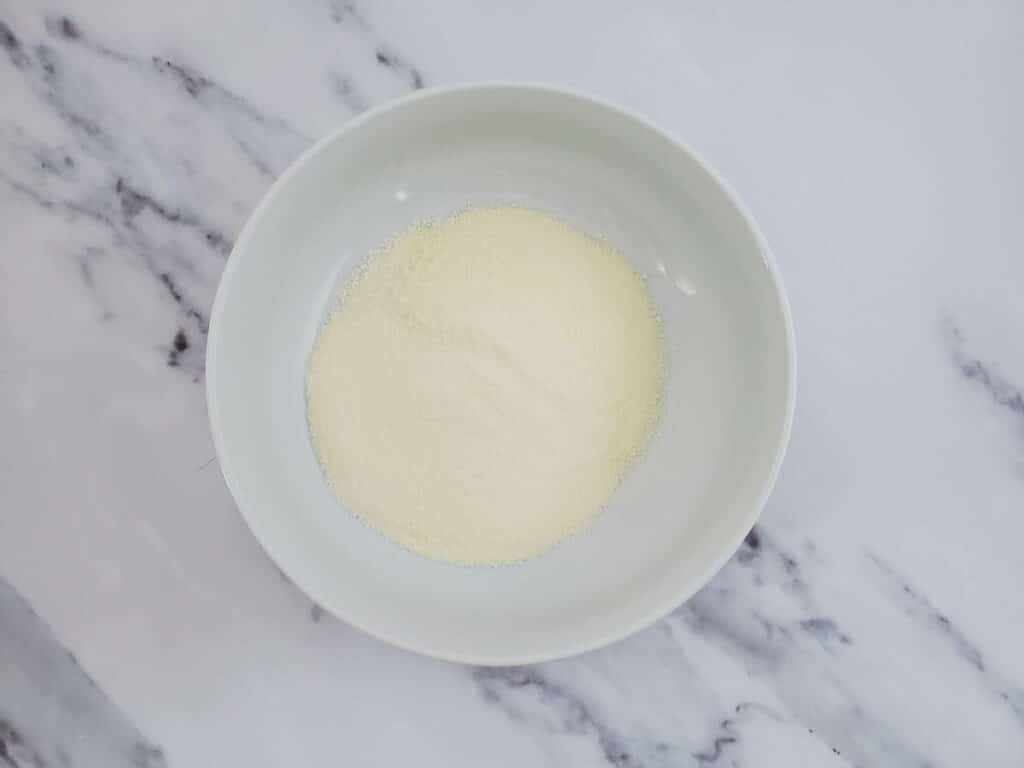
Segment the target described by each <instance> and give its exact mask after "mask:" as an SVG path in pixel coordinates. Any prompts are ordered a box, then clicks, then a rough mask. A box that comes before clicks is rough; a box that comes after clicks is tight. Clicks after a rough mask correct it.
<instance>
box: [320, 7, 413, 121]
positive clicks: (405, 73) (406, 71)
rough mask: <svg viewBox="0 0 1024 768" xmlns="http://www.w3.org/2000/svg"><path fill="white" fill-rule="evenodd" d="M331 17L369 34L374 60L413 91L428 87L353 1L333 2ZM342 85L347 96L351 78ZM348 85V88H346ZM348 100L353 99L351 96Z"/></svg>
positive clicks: (339, 22)
mask: <svg viewBox="0 0 1024 768" xmlns="http://www.w3.org/2000/svg"><path fill="white" fill-rule="evenodd" d="M330 16H331V19H332V20H333V21H334V22H335V23H337V24H349V23H351V24H354V25H356V26H357V27H358V28H359V29H360V30H361V31H362V32H364V33H366V34H368V35H369V36H370V37H371V39H373V40H374V41H375V50H374V58H375V59H376V61H377V63H378V64H379V65H380V66H382V67H384V68H386V69H388V70H390V71H392V72H394V73H395V74H396V75H397V76H399V77H401V78H402V79H404V80H405V81H406V82H407V84H408V86H409V87H410V88H411V89H412V90H419V89H421V88H424V87H425V86H426V82H425V81H424V79H423V74H422V73H421V72H420V71H419V69H418V68H416V67H415V66H414V65H413V64H412V63H411V62H410V61H408V60H407V59H406V58H405V57H404V56H401V55H400V54H398V53H397V52H396V51H395V50H394V49H392V47H391V46H390V45H388V44H387V43H386V42H384V40H383V39H382V38H381V36H380V34H379V33H378V32H377V30H376V28H375V27H374V26H373V25H372V24H370V22H369V21H368V20H367V18H366V15H365V14H364V13H363V12H362V11H361V10H360V9H359V8H358V7H356V5H355V3H353V2H351V0H332V2H331V4H330ZM341 85H342V86H343V87H342V88H341V90H340V92H339V95H343V96H345V95H346V94H347V92H348V91H350V90H351V88H352V86H353V85H354V84H353V82H352V80H351V78H342V82H341ZM346 85H347V87H344V86H346ZM348 98H351V97H350V96H349V97H348ZM346 103H347V102H346ZM353 103H358V102H353ZM357 111H361V110H357Z"/></svg>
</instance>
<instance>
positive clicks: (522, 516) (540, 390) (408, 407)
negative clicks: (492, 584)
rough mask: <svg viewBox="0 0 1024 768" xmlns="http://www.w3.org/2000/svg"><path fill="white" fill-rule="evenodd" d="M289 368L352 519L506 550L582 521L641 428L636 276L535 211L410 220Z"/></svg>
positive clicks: (495, 553)
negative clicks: (300, 363) (302, 377)
mask: <svg viewBox="0 0 1024 768" xmlns="http://www.w3.org/2000/svg"><path fill="white" fill-rule="evenodd" d="M340 298H341V300H340V302H339V305H338V307H337V309H336V310H335V311H334V312H333V314H332V315H331V316H330V318H329V319H328V321H327V323H326V324H325V325H324V327H323V329H322V330H321V332H320V335H319V337H318V338H317V340H316V343H315V345H314V347H313V352H312V355H311V357H310V360H309V366H308V370H307V373H306V403H307V416H308V419H309V429H310V434H311V437H312V442H313V446H314V449H315V451H316V453H317V456H318V458H319V460H320V463H321V466H322V468H323V472H324V475H325V477H326V478H327V481H328V484H329V485H330V487H331V489H332V490H333V492H334V493H335V495H336V496H337V497H338V499H339V500H340V501H341V502H342V504H343V505H345V506H347V507H348V508H349V509H350V510H351V511H352V512H353V513H354V514H355V515H356V516H357V517H359V518H360V519H362V520H363V521H365V522H366V523H368V524H369V525H370V526H372V527H374V528H376V529H378V530H379V531H381V532H382V533H384V534H385V535H386V536H388V537H390V538H391V539H393V540H394V541H396V542H398V543H399V544H401V545H402V546H404V547H407V548H408V549H410V550H412V551H414V552H418V553H420V554H422V555H426V556H428V557H432V558H438V559H442V560H449V561H455V562H461V563H507V562H514V561H518V560H523V559H525V558H528V557H530V556H532V555H536V554H538V553H540V552H542V551H544V550H545V549H547V548H549V547H550V546H552V545H553V544H555V543H556V542H558V541H559V540H560V539H563V538H565V537H566V536H568V535H569V534H571V533H573V532H574V531H576V530H578V529H579V528H580V527H581V526H583V525H585V524H586V523H588V522H589V521H590V520H591V519H592V518H593V517H594V516H595V515H596V514H597V513H598V512H599V511H600V510H601V507H602V505H603V504H604V503H605V502H606V501H607V499H608V497H609V496H610V495H611V493H612V491H613V490H614V489H615V487H616V486H617V485H618V483H619V481H620V480H621V478H622V476H623V474H624V473H625V471H626V470H627V469H628V467H629V465H630V464H631V463H632V462H633V461H634V460H635V459H636V458H637V456H638V455H639V454H640V452H641V451H642V450H643V449H644V447H645V446H646V444H647V442H648V441H649V439H650V437H651V434H652V431H653V429H654V426H655V423H656V420H657V414H658V405H659V399H660V396H661V388H662V379H663V372H664V365H663V348H662V347H663V345H662V338H661V333H660V326H659V321H658V318H657V315H656V313H655V309H654V306H653V305H652V303H651V300H650V297H649V295H648V292H647V288H646V286H645V284H644V281H643V280H642V278H641V277H640V276H639V275H638V274H636V273H635V272H634V271H633V270H632V269H631V268H630V266H629V264H628V263H627V262H626V260H625V259H624V258H623V257H622V256H621V255H620V254H619V253H618V252H616V251H615V250H614V249H613V248H612V247H611V246H610V245H608V244H607V243H606V242H604V241H601V240H597V239H594V238H592V237H589V236H587V235H585V234H583V233H582V232H579V231H577V230H576V229H573V228H572V227H570V226H569V225H567V224H565V223H563V222H561V221H559V220H558V219H556V218H553V217H552V216H550V215H548V214H545V213H542V212H540V211H535V210H529V209H524V208H517V207H500V208H469V209H466V210H463V211H461V212H460V213H458V214H456V215H454V216H451V217H449V218H446V219H442V220H438V221H435V222H432V223H428V224H423V225H420V226H417V227H414V228H413V229H410V230H408V231H406V232H404V233H402V234H400V235H399V236H397V237H395V238H394V239H393V240H391V241H389V242H388V243H386V244H385V245H383V246H382V247H381V248H380V249H379V250H378V251H377V252H375V253H373V254H372V255H371V256H370V257H369V259H368V260H367V261H366V263H365V264H364V265H363V266H362V268H361V270H360V271H359V272H358V273H357V274H356V275H355V277H354V278H353V279H352V280H351V281H350V282H349V283H348V285H346V286H345V287H344V289H343V290H342V294H341V297H340Z"/></svg>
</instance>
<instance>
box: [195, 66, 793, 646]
mask: <svg viewBox="0 0 1024 768" xmlns="http://www.w3.org/2000/svg"><path fill="white" fill-rule="evenodd" d="M494 89H510V90H528V91H539V92H544V93H548V94H553V95H557V96H564V97H568V98H572V99H578V100H582V101H586V102H589V103H591V104H594V105H597V106H599V107H602V108H604V109H607V110H611V111H613V112H617V113H619V114H620V115H623V116H625V117H627V118H628V119H630V120H632V121H634V122H636V123H638V124H640V125H641V126H643V127H645V128H646V129H648V130H650V131H653V132H654V133H655V134H657V135H658V136H660V137H661V138H663V139H665V140H666V141H668V142H669V143H671V144H672V145H673V146H675V147H676V148H677V149H678V150H679V151H681V152H683V153H684V154H686V155H688V156H689V157H690V158H691V159H692V160H694V161H695V162H696V164H697V165H698V166H700V168H701V169H702V170H703V171H704V172H705V173H707V174H708V176H709V177H710V178H711V179H712V180H713V181H714V182H715V184H717V185H718V187H719V188H720V189H721V190H722V192H723V193H724V194H725V196H726V198H727V199H728V200H729V202H730V203H731V204H732V205H733V207H734V208H735V209H736V211H737V212H738V213H739V214H740V218H741V219H742V220H743V222H744V223H745V224H746V226H747V227H748V228H749V230H750V232H751V233H752V234H753V235H754V238H755V241H756V242H757V244H758V248H759V250H760V252H761V257H762V259H763V261H764V264H765V266H766V268H767V269H768V272H769V275H770V276H771V281H772V286H773V287H774V289H775V298H776V301H777V302H778V306H779V309H780V311H781V314H782V319H783V325H784V329H783V330H784V334H785V341H786V344H785V346H786V357H787V360H786V378H787V381H786V404H785V414H784V416H783V423H782V429H781V431H780V433H779V435H778V438H777V440H776V446H775V458H774V461H773V463H772V466H771V469H770V471H769V473H768V475H767V476H766V477H765V479H764V481H763V482H762V485H761V489H760V492H759V493H758V495H757V498H756V500H755V502H754V503H753V504H752V505H751V508H750V514H749V515H748V519H747V520H746V522H745V523H744V526H743V527H742V529H741V530H738V531H737V533H736V535H735V536H734V537H733V539H734V540H733V541H732V542H731V544H730V545H729V547H728V548H725V549H723V550H722V553H721V554H720V555H719V556H718V557H717V558H715V559H714V560H713V561H712V562H711V564H710V565H709V566H708V568H706V569H705V571H704V572H703V573H702V574H701V576H700V577H699V578H697V579H695V580H694V581H692V582H691V583H690V584H687V585H685V587H684V588H683V589H680V590H679V591H678V592H676V593H675V594H673V595H672V596H671V597H670V598H668V599H667V600H665V601H663V602H662V603H661V604H659V605H658V606H656V607H655V608H653V609H652V610H650V611H648V612H647V613H646V614H645V615H644V616H642V617H641V618H639V619H637V620H636V621H634V622H632V623H630V624H628V625H625V626H623V627H621V628H619V629H616V630H615V631H612V632H607V633H605V634H603V635H600V636H597V637H593V638H590V639H588V640H586V641H582V642H578V643H575V644H572V645H568V646H563V647H558V648H551V649H549V650H546V651H543V652H538V653H532V654H521V655H497V654H485V653H483V654H462V653H451V652H449V651H446V650H445V649H444V648H428V647H423V646H417V645H416V644H413V643H408V642H406V641H404V640H403V639H402V638H400V637H393V636H390V635H389V634H388V633H386V632H379V631H377V630H375V629H374V628H373V627H370V626H367V625H365V624H364V623H362V622H361V621H360V620H359V619H358V618H356V617H353V616H351V615H349V614H348V612H347V611H345V610H344V609H343V608H342V607H339V606H332V605H327V604H325V605H324V606H323V607H324V608H326V609H327V610H329V611H330V612H331V613H333V614H334V615H335V616H337V617H338V618H339V619H341V620H342V621H344V622H345V623H346V624H349V625H351V626H353V627H355V628H356V629H359V630H360V631H362V632H365V633H366V634H368V635H370V636H372V637H375V638H377V639H378V640H381V641H383V642H386V643H388V644H389V645H393V646H395V647H398V648H402V649H403V650H407V651H411V652H413V653H418V654H422V655H425V656H430V657H433V658H436V659H441V660H444V661H450V662H455V663H462V664H473V665H479V666H515V665H522V664H536V663H540V662H546V661H554V660H556V659H562V658H566V657H569V656H575V655H578V654H581V653H586V652H587V651H592V650H596V649H598V648H602V647H604V646H607V645H611V644H612V643H615V642H618V641H619V640H622V639H624V638H626V637H628V636H630V635H632V634H635V633H636V632H639V631H640V630H642V629H644V628H646V627H648V626H650V625H652V624H654V623H655V622H657V621H659V620H660V619H662V618H664V617H665V616H667V615H668V614H669V613H671V612H672V611H673V610H675V609H676V608H677V607H679V606H680V605H681V604H683V603H684V602H686V601H687V600H689V599H690V598H691V597H693V596H694V595H695V594H696V593H697V592H699V591H700V590H701V589H703V588H704V587H705V586H706V585H707V584H708V583H709V582H710V581H711V579H712V578H714V576H715V574H717V573H718V572H719V571H720V570H721V569H722V568H723V567H724V566H725V564H726V563H727V562H728V561H729V560H730V558H732V556H733V555H734V554H735V553H736V550H737V549H739V547H740V545H741V544H742V543H743V539H744V538H745V537H746V535H747V534H748V533H749V531H750V529H752V528H753V527H754V525H755V523H756V522H757V520H758V518H759V517H760V515H761V511H762V510H763V509H764V506H765V504H766V503H767V501H768V497H769V496H770V495H771V492H772V490H773V489H774V487H775V483H776V481H777V479H778V475H779V471H780V470H781V467H782V462H783V459H784V457H785V454H786V449H787V447H788V445H789V439H790V434H791V432H792V428H793V417H794V413H795V410H796V386H797V360H796V335H795V331H794V328H793V318H792V312H791V309H790V305H789V300H788V298H787V296H786V291H785V288H784V286H783V283H782V276H781V273H780V271H779V268H778V264H777V263H776V261H775V258H774V256H773V255H772V252H771V250H770V248H769V246H768V243H767V240H766V239H765V237H764V235H763V233H762V232H761V230H760V228H759V227H758V226H757V223H756V221H755V220H754V217H753V216H752V215H751V213H750V211H749V209H748V208H747V206H746V205H745V204H744V203H743V201H742V200H741V199H740V198H739V196H738V195H737V194H736V193H735V191H734V190H733V189H732V187H731V186H729V184H728V183H727V182H726V181H725V179H723V178H722V177H721V176H720V175H719V173H718V172H717V171H716V170H715V169H714V168H713V166H711V165H710V164H709V163H707V162H706V161H705V159H704V158H703V157H702V156H701V155H700V153H698V152H696V151H695V150H693V149H692V148H691V147H689V146H687V145H686V144H685V143H683V142H682V141H680V140H679V139H677V138H676V137H675V136H673V135H671V134H670V133H668V132H666V131H665V130H663V129H662V128H660V127H659V126H657V125H656V124H654V123H653V122H651V121H650V120H648V119H647V118H645V117H643V116H642V115H639V114H637V113H636V112H633V111H632V110H630V109H627V108H625V107H622V106H620V105H618V104H615V103H613V102H610V101H607V100H605V99H602V98H599V97H595V96H591V95H589V94H587V93H584V92H581V91H577V90H571V89H567V88H559V87H554V86H550V85H545V84H543V83H532V82H517V81H507V82H505V81H494V82H488V81H485V82H473V83H465V84H459V85H452V86H445V87H437V88H427V89H423V90H419V91H414V92H413V93H410V94H408V95H406V96H404V97H401V98H399V99H395V100H393V101H389V102H386V103H384V104H380V105H377V106H375V107H373V108H371V109H369V110H367V111H366V112H363V113H361V114H360V115H357V116H356V117H354V118H352V119H351V120H348V121H347V122H345V123H344V124H342V125H341V126H340V127H338V128H337V129H335V130H334V131H331V132H330V133H328V134H327V135H326V136H324V137H323V138H321V139H320V140H318V141H317V142H315V143H314V144H313V145H312V146H311V147H309V148H308V149H307V150H306V151H305V152H303V153H302V154H301V155H300V156H299V157H298V158H296V159H295V160H294V161H293V162H292V164H291V165H290V166H288V168H287V169H286V170H285V171H284V173H282V174H281V175H280V176H279V177H278V178H277V179H275V181H274V182H273V183H272V184H271V185H270V187H269V189H268V190H267V191H266V193H264V195H263V197H262V198H261V200H260V202H259V203H258V204H257V205H256V208H255V209H254V210H253V212H252V213H251V214H250V215H249V218H248V219H247V221H246V223H245V225H244V226H243V227H242V231H241V232H240V233H239V235H238V237H237V238H236V240H235V244H234V246H233V247H232V249H231V254H230V255H229V256H228V260H227V263H226V264H225V266H224V270H223V272H222V273H221V277H220V281H219V283H218V286H217V292H216V295H215V296H214V300H213V307H212V309H211V311H210V323H209V331H208V334H207V345H206V407H207V415H208V418H209V421H210V432H211V435H212V438H213V444H214V450H215V452H216V455H217V463H218V465H219V467H220V471H221V475H222V476H223V477H224V482H225V484H226V485H227V487H228V491H229V492H230V493H231V496H232V498H233V499H234V501H235V504H236V505H237V507H238V510H239V513H240V514H241V515H242V518H243V519H244V520H245V522H246V525H247V526H248V528H249V530H250V531H251V532H252V534H253V536H254V537H255V538H256V540H257V541H258V542H259V544H260V546H261V547H262V548H263V551H264V552H265V553H266V554H267V556H268V557H269V558H270V560H271V561H272V562H273V563H275V564H276V565H277V567H278V568H280V569H281V571H282V572H284V574H285V575H286V576H287V577H288V578H289V579H290V580H291V581H293V582H294V583H295V584H296V586H298V587H299V589H301V590H302V591H303V592H304V593H305V594H307V595H310V596H312V592H311V590H308V589H307V588H306V585H304V584H302V583H301V579H297V578H296V577H295V575H294V574H293V573H291V572H289V570H288V568H287V567H286V566H285V564H283V563H280V562H278V560H277V558H276V557H275V556H274V554H273V552H272V547H271V546H269V544H268V542H267V541H265V540H264V538H263V537H262V535H261V534H260V532H259V531H258V530H257V528H258V526H255V525H253V521H252V519H251V518H250V515H249V513H248V512H247V505H246V503H245V501H244V494H243V493H242V492H241V489H240V487H239V486H238V484H237V483H236V482H235V480H234V478H233V473H232V470H231V468H230V462H229V461H228V460H227V457H226V453H225V451H224V437H223V430H222V424H221V417H220V410H219V407H218V404H217V402H216V399H215V393H216V391H217V380H218V376H219V371H218V360H217V353H216V349H217V340H218V338H219V333H218V332H219V327H220V322H221V321H220V318H221V315H222V314H223V311H224V305H225V302H226V301H227V295H228V293H229V291H230V286H231V283H232V281H233V277H234V272H235V269H236V268H237V265H238V263H239V259H240V254H241V253H242V252H244V250H245V248H246V247H247V245H248V241H249V240H250V239H251V237H252V233H253V231H254V230H255V228H256V225H257V223H258V222H259V220H260V219H261V218H262V216H263V214H264V212H265V211H266V210H267V209H268V208H269V207H270V206H271V205H272V203H273V201H274V199H275V198H276V197H277V195H278V194H280V191H281V190H282V189H283V188H284V187H286V186H287V184H288V182H289V181H290V180H291V179H292V177H294V176H295V175H297V174H298V173H299V172H300V171H301V170H302V169H303V168H304V167H305V166H306V165H307V164H308V163H309V162H310V161H311V160H312V159H313V158H314V157H316V155H318V154H319V153H320V152H321V151H322V150H323V149H324V148H326V147H327V146H329V145H330V144H332V143H334V142H335V141H337V140H338V139H339V138H340V137H341V136H343V135H344V134H346V133H348V132H349V131H352V130H354V129H356V128H357V127H358V126H360V125H362V124H364V123H366V122H369V121H371V120H373V119H374V118H376V117H377V116H379V115H381V114H384V113H385V112H388V111H391V110H393V109H398V108H401V107H403V106H405V105H407V104H410V103H412V102H415V101H419V100H421V99H425V98H431V97H435V96H440V95H444V94H450V93H464V92H471V91H476V90H494Z"/></svg>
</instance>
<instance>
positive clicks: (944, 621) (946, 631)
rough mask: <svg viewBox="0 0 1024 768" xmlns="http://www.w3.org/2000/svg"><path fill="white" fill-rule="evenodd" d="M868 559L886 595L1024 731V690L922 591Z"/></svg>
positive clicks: (874, 557)
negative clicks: (964, 665)
mask: <svg viewBox="0 0 1024 768" xmlns="http://www.w3.org/2000/svg"><path fill="white" fill-rule="evenodd" d="M867 557H868V560H870V561H871V563H872V564H873V565H874V566H875V568H876V569H877V571H878V573H879V575H880V576H881V578H882V584H883V587H884V588H885V591H886V594H887V595H888V596H889V598H890V599H892V600H893V601H894V602H895V603H896V605H898V606H899V608H900V609H901V610H902V611H903V613H904V614H906V616H907V618H908V619H910V621H912V622H914V624H916V625H917V626H919V627H920V628H921V629H922V630H924V631H927V632H931V633H937V634H938V636H939V637H941V638H942V639H943V641H944V642H945V643H946V645H947V646H949V648H950V649H951V650H952V651H953V653H955V654H956V656H957V657H959V658H960V659H962V660H963V661H964V662H966V663H967V664H969V665H970V666H971V667H972V668H973V669H974V670H975V672H976V673H977V677H978V680H979V683H980V684H981V685H982V686H984V688H985V690H987V691H989V692H990V693H991V694H992V696H994V697H995V698H996V699H997V700H998V701H999V702H1000V703H1001V704H1003V705H1004V706H1005V707H1006V708H1007V710H1008V711H1009V712H1010V713H1011V714H1012V716H1013V717H1014V718H1015V719H1016V720H1017V721H1018V722H1019V723H1020V725H1021V726H1022V727H1024V687H1021V686H1020V685H1018V684H1016V683H1014V682H1013V681H1011V680H1008V679H1007V678H1006V677H1005V676H1004V675H1003V674H1001V673H1000V672H999V671H998V670H996V669H993V666H992V664H990V663H989V662H988V660H987V659H986V658H985V655H984V654H983V653H982V650H981V648H979V647H978V646H977V644H976V643H974V642H973V641H972V640H971V639H970V638H968V637H967V635H965V634H964V633H963V631H962V630H960V629H959V628H958V627H957V626H956V625H955V624H953V622H952V620H951V619H950V618H949V617H948V616H947V615H946V614H944V613H943V612H942V611H940V610H939V609H938V608H936V607H935V606H934V605H933V604H932V602H931V601H930V600H929V599H928V598H927V597H926V596H925V595H923V594H921V592H920V590H918V589H916V588H915V587H914V586H912V585H911V584H910V583H909V582H908V581H907V580H906V579H904V578H903V577H902V576H900V575H899V573H898V572H897V571H896V569H895V568H894V567H893V566H892V565H891V564H889V563H888V562H886V561H885V560H883V559H882V558H881V557H879V556H878V555H876V554H874V553H872V552H869V553H867Z"/></svg>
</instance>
